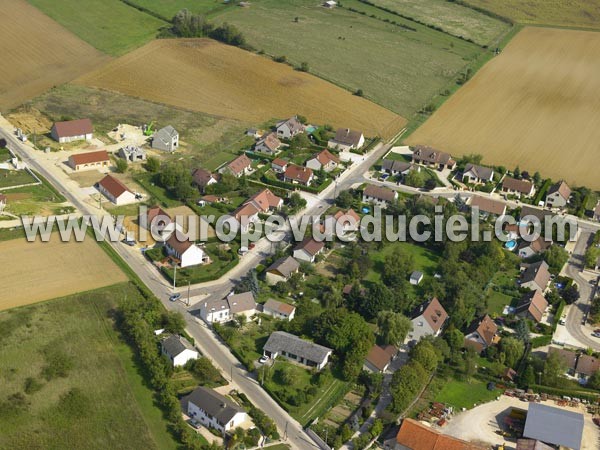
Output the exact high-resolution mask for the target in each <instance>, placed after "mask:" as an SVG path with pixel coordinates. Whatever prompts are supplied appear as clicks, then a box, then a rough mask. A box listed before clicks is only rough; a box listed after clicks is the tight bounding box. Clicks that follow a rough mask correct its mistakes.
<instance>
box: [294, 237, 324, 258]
mask: <svg viewBox="0 0 600 450" xmlns="http://www.w3.org/2000/svg"><path fill="white" fill-rule="evenodd" d="M324 248H325V244H324V243H323V242H319V241H316V240H315V239H313V238H311V237H306V238H304V240H303V241H302V242H301V243H300V244H298V245H297V246H296V248H294V258H296V259H298V260H300V261H306V262H310V263H312V262H315V258H316V257H317V255H319V254H320V253H321V252H322V251H323V249H324Z"/></svg>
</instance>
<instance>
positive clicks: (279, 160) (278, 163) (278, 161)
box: [271, 158, 288, 167]
mask: <svg viewBox="0 0 600 450" xmlns="http://www.w3.org/2000/svg"><path fill="white" fill-rule="evenodd" d="M271 165H275V166H279V167H285V166H287V165H288V162H287V161H286V160H285V159H282V158H275V159H274V160H273V161H271Z"/></svg>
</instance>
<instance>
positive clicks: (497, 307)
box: [487, 289, 513, 316]
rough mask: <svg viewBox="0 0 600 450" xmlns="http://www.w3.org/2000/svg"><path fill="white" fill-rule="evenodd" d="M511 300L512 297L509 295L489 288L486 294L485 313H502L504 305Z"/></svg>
mask: <svg viewBox="0 0 600 450" xmlns="http://www.w3.org/2000/svg"><path fill="white" fill-rule="evenodd" d="M512 301H513V297H511V296H510V295H506V294H503V293H502V292H497V291H494V290H493V289H490V290H489V291H488V294H487V304H488V307H487V313H488V314H490V315H493V314H495V315H497V316H500V315H502V311H503V310H504V307H505V306H507V305H510V304H511V302H512Z"/></svg>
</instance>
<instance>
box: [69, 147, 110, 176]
mask: <svg viewBox="0 0 600 450" xmlns="http://www.w3.org/2000/svg"><path fill="white" fill-rule="evenodd" d="M68 163H69V166H70V167H71V169H73V170H75V171H82V170H92V169H102V168H103V167H108V166H110V158H109V156H108V153H107V152H106V150H99V151H97V152H88V153H78V154H76V155H71V156H69V160H68Z"/></svg>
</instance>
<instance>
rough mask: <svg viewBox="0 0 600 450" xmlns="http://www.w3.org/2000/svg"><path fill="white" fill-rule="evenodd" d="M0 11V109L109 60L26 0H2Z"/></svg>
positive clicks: (13, 105) (14, 104)
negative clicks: (0, 52)
mask: <svg viewBox="0 0 600 450" xmlns="http://www.w3.org/2000/svg"><path fill="white" fill-rule="evenodd" d="M0 11H2V14H0V42H2V64H1V65H0V111H4V110H6V109H9V108H13V107H15V106H17V105H20V104H21V103H23V102H24V101H25V100H28V99H30V98H32V97H35V96H37V95H39V94H41V93H42V92H44V91H46V90H47V89H49V88H51V87H52V86H56V85H57V84H62V83H65V82H67V81H70V80H72V79H73V78H77V77H78V76H80V75H81V74H83V73H85V72H88V71H90V70H92V69H94V68H95V67H99V66H100V65H101V64H103V63H105V62H106V61H108V60H109V59H110V58H109V57H108V56H105V55H103V54H102V53H100V52H99V51H98V50H96V49H95V48H93V47H92V46H91V45H89V44H87V43H85V42H83V41H82V40H81V39H79V38H78V37H76V36H75V35H74V34H72V33H71V32H69V31H67V30H66V29H65V28H63V27H61V26H60V25H59V24H58V23H56V22H54V21H53V20H52V19H50V18H49V17H48V16H46V15H44V14H43V13H42V12H40V11H39V10H37V9H36V8H34V7H33V6H31V5H30V4H29V3H27V2H26V1H25V0H0Z"/></svg>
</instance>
